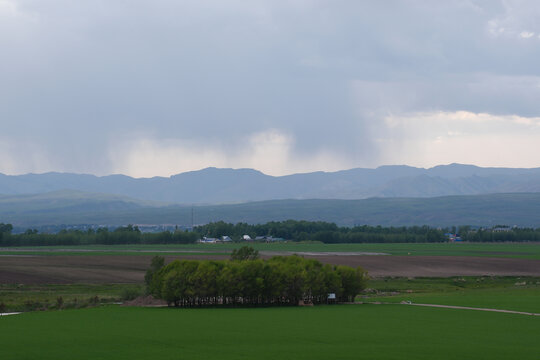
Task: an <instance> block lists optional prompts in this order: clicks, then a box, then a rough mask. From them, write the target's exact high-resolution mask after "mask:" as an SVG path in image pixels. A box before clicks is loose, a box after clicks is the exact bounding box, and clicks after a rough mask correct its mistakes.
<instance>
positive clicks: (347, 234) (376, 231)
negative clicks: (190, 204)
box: [193, 220, 448, 244]
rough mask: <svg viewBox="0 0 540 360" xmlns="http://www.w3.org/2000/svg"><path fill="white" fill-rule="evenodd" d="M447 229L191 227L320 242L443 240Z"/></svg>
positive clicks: (307, 224)
mask: <svg viewBox="0 0 540 360" xmlns="http://www.w3.org/2000/svg"><path fill="white" fill-rule="evenodd" d="M445 230H446V229H434V228H431V227H429V226H409V227H407V226H402V227H382V226H369V225H362V226H354V227H338V226H337V225H336V224H334V223H329V222H324V221H297V220H286V221H271V222H268V223H266V224H246V223H237V224H230V223H225V222H223V221H218V222H213V223H209V224H205V225H201V226H197V227H195V228H194V229H193V231H194V232H196V233H198V234H199V236H201V237H202V236H207V237H213V238H219V237H221V236H225V235H226V236H230V237H231V238H233V239H235V240H236V239H238V240H239V239H241V237H242V236H243V235H249V236H250V237H251V238H256V237H257V236H272V237H275V238H283V239H287V240H292V241H307V240H312V241H321V242H323V243H329V244H332V243H395V242H401V243H403V242H442V241H447V240H448V239H447V238H446V237H445V236H444V233H445Z"/></svg>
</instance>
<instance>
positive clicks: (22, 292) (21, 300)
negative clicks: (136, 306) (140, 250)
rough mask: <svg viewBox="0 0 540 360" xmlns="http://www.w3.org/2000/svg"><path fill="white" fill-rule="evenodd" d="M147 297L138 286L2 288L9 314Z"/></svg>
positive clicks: (1, 300) (0, 300)
mask: <svg viewBox="0 0 540 360" xmlns="http://www.w3.org/2000/svg"><path fill="white" fill-rule="evenodd" d="M143 293H144V286H143V285H137V284H66V285H23V284H18V285H9V284H0V307H1V306H2V305H3V307H4V310H5V311H6V312H11V311H14V312H18V311H34V310H49V309H56V308H58V306H59V304H58V301H59V300H58V299H59V298H62V300H61V301H62V305H61V306H62V307H63V308H81V307H88V306H95V305H97V304H102V303H113V302H118V301H122V300H125V299H126V298H133V297H135V296H138V295H141V294H143Z"/></svg>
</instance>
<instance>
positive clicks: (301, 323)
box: [0, 305, 540, 360]
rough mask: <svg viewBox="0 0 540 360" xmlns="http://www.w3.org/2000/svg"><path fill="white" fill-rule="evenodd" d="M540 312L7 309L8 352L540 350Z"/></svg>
mask: <svg viewBox="0 0 540 360" xmlns="http://www.w3.org/2000/svg"><path fill="white" fill-rule="evenodd" d="M539 327H540V318H538V317H532V316H524V315H514V314H501V313H488V312H480V311H469V310H454V309H433V308H419V307H412V306H405V305H337V306H318V307H311V308H298V307H285V308H258V309H255V308H251V309H246V308H242V309H231V308H229V309H173V308H122V307H117V306H106V307H98V308H92V309H84V310H62V311H50V312H33V313H25V314H21V315H16V316H8V317H2V318H0V333H1V334H2V336H1V337H0V358H2V359H55V360H56V359H73V358H76V359H129V360H134V359H430V360H431V359H538V354H539V353H540V343H539V342H538V329H539Z"/></svg>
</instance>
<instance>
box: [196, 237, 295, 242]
mask: <svg viewBox="0 0 540 360" xmlns="http://www.w3.org/2000/svg"><path fill="white" fill-rule="evenodd" d="M239 240H240V241H246V242H254V241H256V242H266V243H271V242H278V241H286V240H285V239H283V238H280V237H273V236H257V237H255V238H252V237H251V236H249V235H243V236H242V237H241V238H240V239H239ZM198 242H199V243H201V244H217V243H230V242H233V239H232V238H231V237H230V236H227V235H225V236H222V237H220V238H211V237H206V236H204V237H203V238H202V239H199V241H198Z"/></svg>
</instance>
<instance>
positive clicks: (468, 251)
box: [0, 242, 540, 260]
mask: <svg viewBox="0 0 540 360" xmlns="http://www.w3.org/2000/svg"><path fill="white" fill-rule="evenodd" d="M245 245H246V243H233V244H191V245H81V246H43V247H20V248H9V249H2V250H0V255H8V254H40V255H67V254H70V255H71V254H73V255H88V254H92V255H99V254H101V255H121V254H129V255H133V254H134V253H136V254H141V255H152V254H157V253H158V252H159V251H167V252H170V253H171V254H186V253H188V252H189V253H199V254H201V253H205V254H208V253H211V254H220V253H223V252H225V253H227V252H230V251H231V250H232V249H236V248H239V247H241V246H245ZM249 245H250V246H252V247H254V248H255V249H257V250H259V251H272V252H274V251H276V252H377V253H386V254H390V255H417V256H422V255H424V256H430V255H434V256H482V257H510V258H522V259H536V260H540V243H398V244H395V243H392V244H323V243H317V242H310V243H294V242H287V243H270V244H266V243H253V244H249ZM60 250H62V251H60ZM87 250H93V251H92V252H88V251H87Z"/></svg>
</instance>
